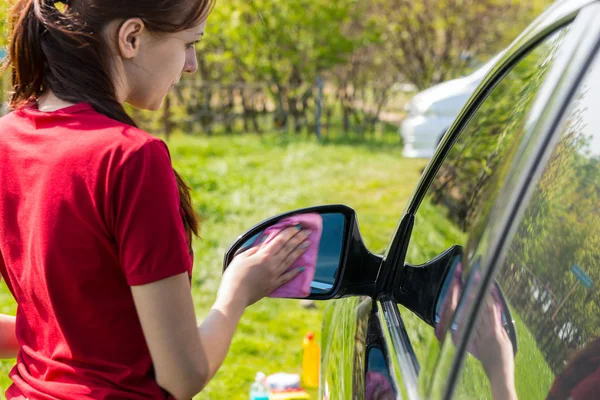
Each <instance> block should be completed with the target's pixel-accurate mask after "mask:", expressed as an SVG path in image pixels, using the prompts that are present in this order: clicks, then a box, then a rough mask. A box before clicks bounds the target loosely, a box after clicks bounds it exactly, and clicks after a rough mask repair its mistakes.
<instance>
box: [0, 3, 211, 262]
mask: <svg viewBox="0 0 600 400" xmlns="http://www.w3.org/2000/svg"><path fill="white" fill-rule="evenodd" d="M58 2H60V3H64V4H65V7H64V9H63V10H62V11H61V10H59V8H57V7H56V3H58ZM13 3H14V5H13V7H12V9H11V11H10V14H9V21H10V26H11V37H10V47H9V57H8V59H7V62H6V65H5V66H4V68H3V69H5V68H7V67H11V72H12V87H13V90H14V92H13V94H12V97H11V101H10V107H11V108H12V109H17V108H19V107H23V106H26V105H28V104H29V103H32V102H34V101H36V100H37V99H38V98H39V96H40V95H41V94H42V93H43V92H44V91H46V90H51V91H52V92H53V93H54V94H55V95H56V96H57V97H58V98H60V99H61V100H64V101H67V102H71V103H80V102H86V103H89V104H90V105H91V106H92V107H94V109H95V110H96V111H98V112H100V113H102V114H104V115H106V116H108V117H109V118H112V119H114V120H117V121H120V122H122V123H125V124H128V125H132V126H136V124H135V122H134V121H133V119H132V118H131V117H130V116H129V115H128V114H127V112H126V111H125V109H124V108H123V105H122V104H120V103H119V102H118V100H117V97H116V93H115V87H114V84H113V82H112V79H111V76H110V72H109V71H110V64H109V62H110V55H109V51H108V46H107V44H106V43H105V41H104V39H103V37H102V35H101V34H100V32H102V30H103V29H104V27H105V26H106V25H107V24H108V23H110V22H112V21H115V20H126V19H129V18H140V19H141V20H142V21H143V22H144V24H145V25H146V27H147V28H148V29H149V30H150V31H153V32H179V31H182V30H185V29H189V28H191V27H193V26H194V25H197V24H198V23H199V22H201V21H203V20H204V19H206V18H207V16H208V14H209V13H210V11H211V8H212V6H213V1H212V0H62V1H55V0H13ZM173 171H174V173H175V178H176V180H177V185H178V187H179V197H180V211H181V215H182V219H183V223H184V226H185V230H186V234H187V238H188V245H189V246H190V250H191V240H192V235H193V234H194V235H196V236H197V235H198V217H197V215H196V213H195V212H194V209H193V207H192V201H191V196H190V188H189V187H188V186H187V185H186V184H185V182H184V181H183V179H182V178H181V176H179V174H178V173H177V172H176V171H175V170H173Z"/></svg>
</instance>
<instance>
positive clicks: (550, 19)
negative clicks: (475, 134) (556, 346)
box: [376, 0, 598, 399]
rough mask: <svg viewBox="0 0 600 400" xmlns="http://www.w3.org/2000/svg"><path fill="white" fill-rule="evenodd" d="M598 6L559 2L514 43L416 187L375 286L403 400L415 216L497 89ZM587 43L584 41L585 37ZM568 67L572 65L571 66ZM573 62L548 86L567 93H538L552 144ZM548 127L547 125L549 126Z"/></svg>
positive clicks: (409, 352)
mask: <svg viewBox="0 0 600 400" xmlns="http://www.w3.org/2000/svg"><path fill="white" fill-rule="evenodd" d="M590 5H592V6H590ZM597 5H598V2H597V1H594V0H580V1H572V2H569V3H565V2H559V3H557V4H555V5H554V6H551V7H550V8H549V9H548V10H547V11H546V12H545V13H543V14H542V15H541V16H540V17H539V18H538V19H537V20H536V21H534V23H533V24H532V25H531V26H530V27H529V28H528V29H527V30H526V31H524V32H523V33H522V34H521V35H520V36H519V37H518V38H517V39H516V40H515V41H514V42H513V44H512V45H511V46H510V47H509V49H508V50H507V52H506V53H505V54H504V56H503V57H502V59H501V60H500V61H499V62H498V63H497V64H496V66H495V67H494V68H493V69H492V70H491V71H490V72H489V73H488V75H487V76H486V78H485V79H484V80H483V82H482V83H481V84H480V86H479V87H478V89H477V90H476V91H475V92H474V94H473V96H472V97H471V99H470V100H469V101H468V102H467V104H466V105H465V107H464V108H463V110H462V111H461V113H460V114H459V116H458V117H457V119H456V120H455V122H454V124H453V125H452V127H451V128H450V129H449V130H448V132H447V134H446V135H445V137H444V139H443V140H442V142H441V143H440V146H439V147H438V149H437V151H436V153H435V155H434V157H433V158H432V159H431V160H430V162H429V164H428V165H427V167H426V169H425V171H424V172H423V175H422V178H421V180H420V182H419V183H418V184H417V187H416V189H415V191H414V192H413V195H412V197H411V199H410V200H409V202H408V205H407V207H406V209H405V212H404V215H403V217H402V219H401V221H400V223H399V225H398V227H397V228H396V232H395V233H394V236H393V239H392V241H391V243H390V246H389V247H388V249H387V250H386V252H385V254H384V258H383V262H382V268H381V270H380V273H379V276H378V279H377V284H376V285H377V293H383V294H382V295H379V296H378V297H377V299H376V300H377V309H378V317H379V321H380V324H381V329H382V332H383V336H384V338H383V339H384V341H385V344H386V347H387V348H388V352H387V353H388V362H389V370H390V374H391V376H392V378H393V380H394V384H395V386H396V388H397V390H398V393H399V394H400V395H401V396H402V397H403V398H408V399H418V398H419V395H418V373H419V364H418V361H417V358H416V355H415V352H414V349H413V347H412V344H411V342H410V340H409V338H408V334H407V331H406V327H405V326H404V323H403V320H402V317H401V315H400V312H399V310H398V307H397V302H396V300H395V299H394V298H393V297H392V296H391V295H390V293H392V292H393V287H394V284H395V283H396V282H398V279H399V277H400V275H401V273H402V269H403V267H404V260H405V257H406V251H407V249H408V244H409V241H410V234H411V232H412V227H413V225H414V222H415V214H416V212H417V210H418V208H419V205H420V204H421V202H422V200H423V198H424V196H425V194H426V192H427V190H428V188H429V186H430V184H431V182H432V180H433V179H434V177H435V175H436V173H437V171H438V170H439V168H440V167H441V165H442V163H443V162H444V161H445V159H446V157H447V155H448V153H449V152H450V149H451V148H452V146H453V145H454V143H455V142H456V140H457V138H458V137H459V135H460V134H461V133H462V132H463V130H464V128H465V127H466V126H467V124H468V123H469V121H470V120H471V117H472V116H473V114H474V113H475V112H476V111H477V110H478V109H479V107H480V106H481V104H483V102H484V101H485V99H487V97H488V95H489V94H490V92H491V91H492V90H493V89H494V88H495V87H496V85H497V84H498V83H499V82H500V81H501V80H502V78H503V77H504V76H505V75H506V74H507V73H508V72H509V71H510V70H511V69H512V68H513V67H514V66H515V65H516V64H517V63H518V62H519V61H520V60H521V59H522V58H523V57H524V56H525V55H526V54H528V53H529V51H530V50H531V49H532V48H534V47H535V46H536V45H538V44H539V43H540V42H541V41H542V40H544V39H545V38H547V37H548V36H549V35H550V34H552V33H553V32H555V31H557V30H558V29H560V28H562V27H564V26H566V25H568V24H571V23H573V22H574V21H576V18H577V16H578V15H579V12H580V11H581V10H582V9H584V8H586V7H588V6H589V7H593V6H597ZM582 38H583V39H585V37H582ZM569 61H570V62H571V63H569ZM573 61H574V60H569V59H568V57H566V56H563V59H562V60H556V61H555V62H561V63H562V65H561V67H562V68H561V67H556V66H555V67H553V69H554V71H555V72H554V74H553V75H552V76H549V77H547V79H546V81H545V84H544V85H545V86H547V87H549V88H553V87H555V86H557V85H558V84H559V83H560V81H561V79H563V82H564V81H566V82H567V83H565V84H564V85H563V86H565V87H564V88H563V90H562V92H560V93H558V95H559V96H558V97H556V98H554V99H551V98H550V96H552V95H554V96H556V95H557V93H553V92H552V91H551V90H547V91H546V92H542V93H539V96H538V98H537V99H536V102H535V104H548V103H549V102H550V101H551V100H552V101H553V102H554V103H555V106H554V108H555V111H554V112H553V113H550V114H549V115H545V116H544V120H543V121H540V124H541V125H540V126H537V127H536V128H537V129H539V130H545V131H546V132H547V133H548V135H540V137H544V138H547V137H550V136H551V135H550V133H551V132H553V130H552V129H554V127H555V126H556V124H558V121H559V119H560V117H561V116H562V112H564V108H565V107H566V106H567V105H568V102H569V100H570V96H572V94H573V91H574V88H573V87H576V86H575V82H578V79H577V78H580V75H581V69H579V70H577V69H575V70H572V69H573V68H571V70H569V69H568V66H569V65H571V66H573V65H574V64H573ZM560 72H564V73H567V75H566V77H567V78H571V79H573V82H571V81H570V80H569V79H564V78H565V76H562V77H561V74H560ZM569 82H570V83H571V85H570V87H569V85H568V83H569ZM534 107H535V106H534ZM541 111H545V109H544V108H542V109H541ZM542 122H543V123H542ZM544 123H545V124H546V125H544ZM544 143H545V145H546V146H547V144H548V142H547V141H546V142H544V141H542V142H541V143H539V144H538V145H537V149H538V151H537V152H535V153H532V154H535V155H538V156H540V155H541V154H542V153H544V152H543V151H542V149H543V145H544ZM541 161H542V160H541V159H540V157H533V159H532V160H530V164H531V165H530V166H531V167H532V168H534V167H536V166H538V165H539V163H540V162H541ZM536 170H537V168H536ZM532 178H533V176H530V177H529V178H528V180H527V181H525V182H522V183H521V189H522V190H520V191H519V192H520V193H521V196H519V198H516V199H512V202H511V206H510V207H507V210H517V209H519V207H518V206H519V205H520V204H521V203H522V200H523V199H524V196H525V194H526V193H525V192H526V189H527V188H528V187H529V183H530V182H531V180H532ZM504 223H505V224H504V225H505V227H510V226H511V225H510V224H509V221H504ZM486 278H487V281H486V285H487V284H489V281H490V280H491V276H487V277H486ZM486 285H482V286H486ZM476 312H477V310H475V313H474V314H476ZM474 318H475V316H471V318H470V319H469V321H470V325H468V330H469V331H471V330H472V325H473V323H474ZM469 336H470V334H467V335H465V339H464V340H463V342H461V343H460V344H459V345H460V348H459V351H458V353H457V354H458V355H457V357H456V359H455V360H454V363H455V366H457V367H460V365H461V364H462V358H463V353H464V352H465V347H466V343H467V341H468V339H469ZM452 371H454V373H453V375H452V376H450V377H448V378H449V381H448V382H449V384H448V386H447V390H446V392H445V393H446V395H445V398H450V397H451V395H452V392H453V389H454V386H455V382H456V380H457V377H458V373H459V371H460V368H452Z"/></svg>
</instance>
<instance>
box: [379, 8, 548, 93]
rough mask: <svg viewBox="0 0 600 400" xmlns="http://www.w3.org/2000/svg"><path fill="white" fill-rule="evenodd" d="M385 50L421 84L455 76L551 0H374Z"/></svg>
mask: <svg viewBox="0 0 600 400" xmlns="http://www.w3.org/2000/svg"><path fill="white" fill-rule="evenodd" d="M371 3H372V7H373V8H372V13H375V14H376V15H378V16H379V20H380V24H381V25H382V26H383V27H384V30H385V34H384V39H385V40H384V42H383V43H385V54H387V56H388V57H389V62H390V63H392V64H393V65H394V66H395V67H396V69H397V70H398V72H399V73H400V74H402V75H403V76H404V77H405V79H406V80H407V81H408V82H411V83H413V84H415V85H416V86H417V87H418V88H419V89H426V88H428V87H429V86H431V85H433V84H435V83H438V82H442V81H445V80H447V79H449V78H454V77H456V76H458V75H460V74H461V73H463V72H464V71H465V70H466V69H467V68H468V67H469V64H470V63H469V58H470V57H471V56H476V57H483V58H489V57H490V56H491V55H492V54H494V53H496V52H498V51H500V50H501V49H502V48H503V47H505V46H506V45H507V44H508V43H509V42H510V41H511V40H512V39H514V38H516V36H517V35H518V34H519V33H520V32H521V30H522V29H524V28H525V27H526V26H527V25H528V24H529V23H530V22H531V21H533V19H534V18H535V16H537V15H538V14H539V13H540V12H541V11H542V10H543V9H544V8H545V7H546V6H547V5H548V4H551V3H552V1H550V0H532V1H526V2H525V1H521V0H374V1H372V2H371Z"/></svg>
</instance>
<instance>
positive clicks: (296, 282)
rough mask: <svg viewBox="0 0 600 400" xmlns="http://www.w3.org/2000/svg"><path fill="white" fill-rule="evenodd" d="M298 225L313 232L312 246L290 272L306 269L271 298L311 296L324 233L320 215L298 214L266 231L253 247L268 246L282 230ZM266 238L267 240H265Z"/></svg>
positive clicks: (271, 295)
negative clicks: (311, 286)
mask: <svg viewBox="0 0 600 400" xmlns="http://www.w3.org/2000/svg"><path fill="white" fill-rule="evenodd" d="M296 225H300V226H301V227H302V229H310V230H311V234H310V236H309V237H308V239H307V240H310V246H309V247H308V249H307V250H306V251H305V252H304V253H303V254H302V255H301V256H300V258H298V259H297V260H296V261H294V263H293V264H292V266H291V267H290V268H289V269H288V271H289V270H291V269H295V268H300V267H304V271H302V272H301V273H300V274H299V275H298V276H296V277H295V278H294V279H292V280H291V281H289V282H288V283H285V284H284V285H282V286H280V287H278V288H277V289H275V290H274V291H273V292H272V293H271V294H270V295H269V297H279V298H292V297H307V296H308V295H310V284H311V282H312V281H313V278H314V277H315V270H316V269H317V257H318V254H319V244H320V242H321V233H322V231H323V219H322V218H321V216H320V215H319V214H316V213H310V214H298V215H293V216H291V217H287V218H284V219H282V220H281V221H279V222H278V223H276V224H275V225H273V226H270V227H269V228H267V229H265V230H264V232H263V233H262V234H261V235H260V236H258V238H257V239H256V241H255V242H254V243H253V244H252V245H253V246H256V245H259V244H263V243H264V244H267V243H269V242H270V241H271V240H273V239H274V238H275V237H276V236H277V235H278V234H279V233H280V232H281V231H282V230H284V229H286V228H289V227H292V226H296ZM265 237H266V239H264V240H263V238H265Z"/></svg>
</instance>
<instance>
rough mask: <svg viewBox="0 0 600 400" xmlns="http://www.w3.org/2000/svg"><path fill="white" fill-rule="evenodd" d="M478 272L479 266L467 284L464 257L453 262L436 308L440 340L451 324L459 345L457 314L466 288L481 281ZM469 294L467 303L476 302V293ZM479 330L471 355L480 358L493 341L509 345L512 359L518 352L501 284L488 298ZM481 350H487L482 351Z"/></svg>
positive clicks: (496, 284)
mask: <svg viewBox="0 0 600 400" xmlns="http://www.w3.org/2000/svg"><path fill="white" fill-rule="evenodd" d="M476 269H477V265H475V266H474V271H473V272H474V273H472V274H471V275H470V276H469V280H468V282H466V283H465V282H464V280H463V265H462V255H461V254H459V253H457V255H456V256H455V257H454V259H453V260H452V261H451V262H450V269H449V271H448V274H447V275H446V279H445V280H444V284H443V285H442V289H441V291H440V295H439V297H438V301H437V304H436V308H435V334H436V336H437V338H438V340H440V341H442V340H443V338H444V335H445V334H446V332H447V331H448V328H449V327H450V324H452V326H451V327H450V329H451V335H452V339H453V341H455V342H456V340H457V336H458V333H459V331H460V328H461V326H460V321H461V316H460V313H458V314H456V311H457V309H459V300H460V298H461V295H462V293H463V292H464V291H465V288H469V287H473V286H474V284H475V283H477V282H474V281H478V280H479V278H480V274H479V273H478V271H476ZM467 293H468V295H467V296H465V297H464V300H463V301H464V302H465V303H469V302H471V301H472V294H473V293H474V291H473V290H471V291H469V290H467ZM468 306H470V304H462V305H460V308H462V309H464V308H465V307H468ZM455 314H456V315H455ZM475 330H476V339H475V340H474V341H473V342H474V343H473V345H472V346H471V348H470V349H469V352H470V353H471V354H473V355H474V356H475V357H477V358H478V359H479V357H478V354H481V353H482V352H484V351H485V350H486V343H488V341H490V340H494V341H500V342H502V343H501V344H502V345H505V344H506V343H507V347H506V348H509V349H510V352H511V354H512V355H511V357H512V356H514V355H515V354H516V353H517V334H516V331H515V326H514V321H513V319H512V316H511V314H510V310H509V308H508V306H507V304H506V300H505V299H504V295H503V293H502V290H501V289H500V286H499V285H498V283H497V282H494V284H493V286H492V288H491V290H490V292H489V293H488V295H487V297H486V300H485V305H484V307H483V310H482V311H481V315H480V322H479V323H478V324H477V326H476V327H475ZM500 331H502V332H500ZM477 338H478V339H477ZM480 349H483V350H482V351H480ZM482 363H483V361H482Z"/></svg>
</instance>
